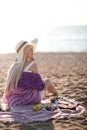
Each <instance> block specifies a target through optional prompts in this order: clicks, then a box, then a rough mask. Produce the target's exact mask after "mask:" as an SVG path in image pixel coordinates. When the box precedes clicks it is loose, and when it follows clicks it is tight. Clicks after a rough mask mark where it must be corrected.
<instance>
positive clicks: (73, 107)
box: [0, 97, 85, 123]
mask: <svg viewBox="0 0 87 130" xmlns="http://www.w3.org/2000/svg"><path fill="white" fill-rule="evenodd" d="M41 104H42V106H43V107H42V109H40V110H38V111H34V110H33V107H34V106H35V105H25V106H18V107H12V108H11V109H10V110H8V111H2V110H0V121H4V122H5V121H9V122H21V123H29V122H37V121H47V120H50V119H56V120H58V119H62V118H70V117H73V116H77V115H80V114H82V113H83V112H84V111H85V108H84V107H83V106H82V105H80V104H79V103H78V102H76V101H73V100H70V99H68V98H66V97H61V98H56V100H54V99H50V98H47V99H43V100H42V101H41ZM49 104H50V107H49V108H51V109H46V108H47V107H48V106H49Z"/></svg>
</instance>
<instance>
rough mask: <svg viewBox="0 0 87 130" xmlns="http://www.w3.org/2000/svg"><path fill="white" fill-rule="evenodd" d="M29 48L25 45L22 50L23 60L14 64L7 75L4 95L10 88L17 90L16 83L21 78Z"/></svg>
mask: <svg viewBox="0 0 87 130" xmlns="http://www.w3.org/2000/svg"><path fill="white" fill-rule="evenodd" d="M29 48H30V46H29V45H27V46H26V47H25V48H24V50H23V59H22V61H21V62H17V61H16V62H14V63H13V64H12V65H11V67H10V69H9V71H8V75H7V81H6V86H5V91H4V94H5V95H7V94H8V93H9V91H10V89H11V88H17V84H18V81H19V79H20V77H21V74H22V71H23V69H24V65H25V62H26V57H27V54H28V51H29Z"/></svg>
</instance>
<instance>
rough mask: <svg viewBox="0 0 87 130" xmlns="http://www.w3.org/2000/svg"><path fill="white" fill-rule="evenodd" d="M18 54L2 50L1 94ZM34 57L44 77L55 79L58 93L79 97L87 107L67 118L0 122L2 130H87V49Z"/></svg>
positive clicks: (0, 70) (53, 81) (0, 62)
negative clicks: (81, 51)
mask: <svg viewBox="0 0 87 130" xmlns="http://www.w3.org/2000/svg"><path fill="white" fill-rule="evenodd" d="M15 57H16V55H15V54H0V97H2V95H3V90H4V87H5V82H6V76H7V71H8V68H9V67H10V65H11V63H12V62H13V61H14V60H15ZM35 58H36V62H37V64H38V68H39V72H40V74H41V75H42V78H44V79H46V78H49V79H50V80H51V81H52V83H53V85H54V86H55V87H56V89H57V91H58V95H59V96H65V97H68V98H70V99H74V100H76V101H78V102H79V103H81V104H82V105H83V106H84V107H85V108H86V111H85V113H83V114H82V115H80V116H77V117H73V118H70V119H68V120H65V119H64V120H63V119H62V120H57V121H56V120H50V121H46V122H35V123H27V124H23V123H16V122H8V121H7V122H5V123H4V122H0V130H87V53H36V54H35Z"/></svg>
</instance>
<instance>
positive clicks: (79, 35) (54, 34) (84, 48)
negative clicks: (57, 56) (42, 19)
mask: <svg viewBox="0 0 87 130" xmlns="http://www.w3.org/2000/svg"><path fill="white" fill-rule="evenodd" d="M38 51H43V52H87V26H60V27H58V26H54V27H52V28H50V29H49V30H48V31H47V32H45V33H44V34H42V37H40V38H39V46H38Z"/></svg>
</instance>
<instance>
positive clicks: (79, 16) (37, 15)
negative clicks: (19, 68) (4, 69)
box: [0, 0, 87, 53]
mask: <svg viewBox="0 0 87 130" xmlns="http://www.w3.org/2000/svg"><path fill="white" fill-rule="evenodd" d="M60 25H87V0H0V53H4V52H13V51H14V47H15V44H16V43H17V42H18V41H19V40H21V39H24V40H28V41H29V40H32V39H33V38H35V37H40V36H43V37H44V35H45V32H46V31H48V30H49V29H50V28H51V27H52V26H60Z"/></svg>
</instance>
